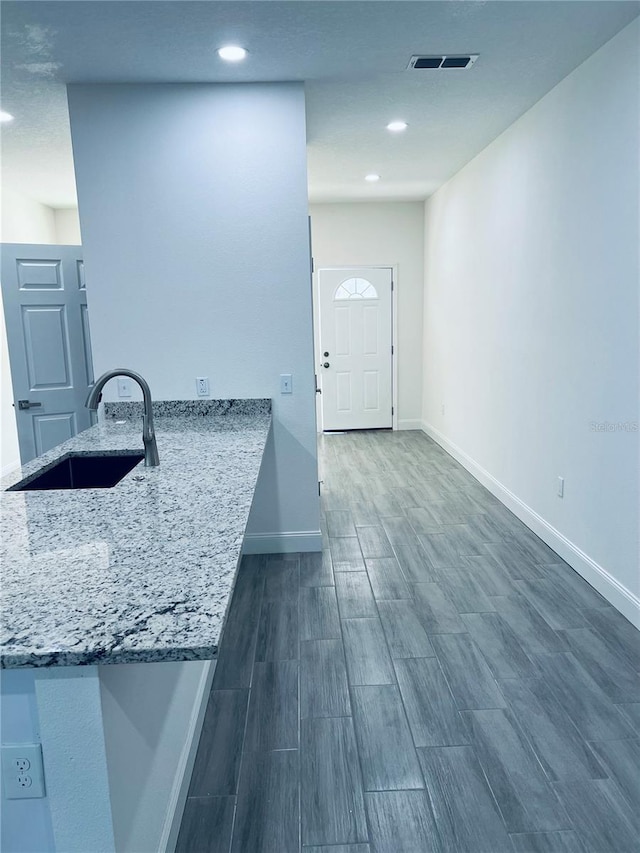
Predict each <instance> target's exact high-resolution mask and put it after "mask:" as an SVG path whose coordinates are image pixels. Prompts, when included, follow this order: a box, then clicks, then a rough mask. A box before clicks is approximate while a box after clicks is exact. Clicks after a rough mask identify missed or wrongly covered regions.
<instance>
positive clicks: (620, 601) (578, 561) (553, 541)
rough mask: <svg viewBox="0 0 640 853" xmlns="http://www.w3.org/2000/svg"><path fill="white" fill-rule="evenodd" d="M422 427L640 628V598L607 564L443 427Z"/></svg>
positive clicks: (426, 425)
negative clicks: (551, 521) (516, 492)
mask: <svg viewBox="0 0 640 853" xmlns="http://www.w3.org/2000/svg"><path fill="white" fill-rule="evenodd" d="M421 428H422V431H423V432H425V433H426V434H427V435H428V436H429V437H430V438H432V439H433V440H434V441H435V442H437V443H438V444H439V445H440V446H441V447H442V448H443V449H444V450H446V451H447V453H450V454H451V456H453V458H454V459H456V460H457V461H458V462H459V463H460V464H461V465H463V466H464V467H465V468H466V469H467V471H469V473H470V474H473V476H474V477H475V478H476V480H479V482H480V483H482V485H483V486H485V488H487V489H488V490H489V491H490V492H491V494H492V495H494V497H496V498H498V500H499V501H501V503H503V504H504V505H505V506H506V507H507V508H508V509H510V510H511V512H512V513H513V514H514V515H516V516H517V517H518V518H519V519H520V521H522V522H524V524H526V525H527V527H529V528H530V529H531V530H533V532H534V533H535V534H536V535H537V536H539V537H540V538H541V539H542V540H543V541H544V542H546V543H547V545H548V546H549V547H550V548H552V549H553V550H554V551H555V552H556V554H559V555H560V556H561V557H562V559H563V560H564V561H565V562H567V563H568V564H569V565H570V566H571V568H572V569H575V571H576V572H578V574H579V575H581V576H582V577H583V578H584V579H585V580H586V581H587V582H588V583H590V584H591V586H593V587H594V588H595V589H597V590H598V592H599V593H600V594H601V595H603V596H604V597H605V598H606V599H607V601H608V602H609V603H610V604H612V605H613V606H614V607H615V608H616V610H619V611H620V613H622V615H623V616H626V618H627V619H628V620H629V622H631V624H632V625H635V626H636V628H640V598H638V596H637V595H635V594H634V593H633V592H631V590H630V589H627V587H626V586H624V585H623V584H621V583H620V581H618V580H616V578H614V577H613V575H611V574H610V573H609V572H608V571H607V570H606V569H605V568H604V567H603V566H601V565H599V564H598V563H596V561H595V560H593V559H592V558H591V557H590V556H589V555H588V554H585V552H584V551H582V550H581V549H580V548H579V547H578V546H577V545H575V544H574V543H573V542H571V540H569V539H567V537H566V536H564V535H563V534H562V533H560V531H559V530H557V529H556V528H555V527H553V526H552V525H551V524H549V522H548V521H545V519H544V518H542V516H541V515H538V513H537V512H536V511H535V510H533V509H531V507H530V506H528V505H527V504H526V503H524V501H522V500H520V498H519V497H518V496H517V495H514V494H513V492H511V491H509V489H507V487H506V486H503V485H502V483H500V482H499V481H498V480H496V478H495V477H494V476H493V475H492V474H490V473H489V472H488V471H486V470H485V469H484V468H482V467H481V466H480V465H478V463H477V462H475V461H474V460H473V459H472V458H471V457H470V456H468V455H467V454H466V453H465V452H464V450H461V449H460V448H459V447H458V446H457V445H456V444H454V443H453V442H452V441H449V439H448V438H446V436H444V435H443V434H442V433H441V432H440V431H439V430H437V429H436V428H435V427H434V426H432V425H431V424H428V423H426V422H425V421H422V422H421Z"/></svg>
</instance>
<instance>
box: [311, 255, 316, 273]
mask: <svg viewBox="0 0 640 853" xmlns="http://www.w3.org/2000/svg"><path fill="white" fill-rule="evenodd" d="M315 271H316V262H315V261H314V259H313V257H312V258H311V272H315Z"/></svg>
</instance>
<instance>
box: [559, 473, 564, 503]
mask: <svg viewBox="0 0 640 853" xmlns="http://www.w3.org/2000/svg"><path fill="white" fill-rule="evenodd" d="M558 497H559V498H563V497H564V477H558Z"/></svg>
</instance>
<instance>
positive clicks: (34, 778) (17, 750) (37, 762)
mask: <svg viewBox="0 0 640 853" xmlns="http://www.w3.org/2000/svg"><path fill="white" fill-rule="evenodd" d="M2 786H3V789H4V796H5V798H6V799H8V800H19V799H34V798H36V797H44V796H45V791H44V769H43V766H42V747H41V745H40V744H39V743H21V744H3V745H2Z"/></svg>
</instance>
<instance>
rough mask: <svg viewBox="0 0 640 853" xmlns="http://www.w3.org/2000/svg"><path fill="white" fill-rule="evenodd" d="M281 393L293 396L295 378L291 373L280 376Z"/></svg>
mask: <svg viewBox="0 0 640 853" xmlns="http://www.w3.org/2000/svg"><path fill="white" fill-rule="evenodd" d="M280 393H281V394H293V376H292V374H291V373H281V374H280Z"/></svg>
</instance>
